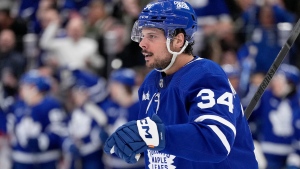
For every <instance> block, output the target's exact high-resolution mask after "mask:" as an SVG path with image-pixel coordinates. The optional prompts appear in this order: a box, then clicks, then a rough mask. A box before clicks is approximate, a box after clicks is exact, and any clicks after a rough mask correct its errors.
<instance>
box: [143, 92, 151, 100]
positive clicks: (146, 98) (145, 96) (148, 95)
mask: <svg viewBox="0 0 300 169" xmlns="http://www.w3.org/2000/svg"><path fill="white" fill-rule="evenodd" d="M142 100H150V94H149V91H148V92H147V93H144V92H143V96H142Z"/></svg>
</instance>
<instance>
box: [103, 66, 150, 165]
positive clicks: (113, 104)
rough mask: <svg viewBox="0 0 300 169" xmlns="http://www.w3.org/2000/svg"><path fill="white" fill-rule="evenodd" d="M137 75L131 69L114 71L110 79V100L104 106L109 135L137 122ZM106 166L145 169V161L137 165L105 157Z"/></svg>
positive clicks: (109, 156)
mask: <svg viewBox="0 0 300 169" xmlns="http://www.w3.org/2000/svg"><path fill="white" fill-rule="evenodd" d="M135 80H136V73H135V71H134V70H132V69H130V68H122V69H118V70H114V71H113V72H112V73H111V75H110V78H109V88H108V89H109V93H110V95H109V99H107V101H106V103H105V104H104V105H103V108H104V110H105V112H106V114H107V116H108V119H109V121H108V123H109V125H108V127H107V131H108V134H109V135H111V134H112V133H113V132H114V131H115V130H116V129H117V128H118V127H120V126H121V125H123V124H125V123H127V122H128V121H132V120H137V119H138V114H139V103H138V98H137V96H136V95H137V93H136V92H135V87H136V83H135ZM103 161H104V162H105V164H106V166H108V167H110V168H111V169H143V168H145V165H144V161H143V160H139V161H138V163H135V164H127V163H126V162H125V161H123V160H122V159H120V158H118V157H117V156H115V155H105V156H104V160H103Z"/></svg>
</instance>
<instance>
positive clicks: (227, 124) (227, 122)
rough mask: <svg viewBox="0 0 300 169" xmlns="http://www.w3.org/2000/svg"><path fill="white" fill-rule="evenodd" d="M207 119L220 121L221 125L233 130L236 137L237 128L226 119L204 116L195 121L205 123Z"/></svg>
mask: <svg viewBox="0 0 300 169" xmlns="http://www.w3.org/2000/svg"><path fill="white" fill-rule="evenodd" d="M206 119H210V120H215V121H218V122H219V123H222V124H224V125H225V126H227V127H229V128H230V129H231V130H232V132H233V133H234V136H235V135H236V128H235V126H234V125H233V124H232V123H230V122H229V121H228V120H226V119H224V118H222V117H220V116H215V115H203V116H200V117H198V118H197V119H196V120H195V122H202V121H204V120H206Z"/></svg>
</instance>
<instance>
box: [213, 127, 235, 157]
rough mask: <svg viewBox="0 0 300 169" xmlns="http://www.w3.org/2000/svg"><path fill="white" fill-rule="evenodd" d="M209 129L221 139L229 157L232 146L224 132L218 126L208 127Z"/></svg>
mask: <svg viewBox="0 0 300 169" xmlns="http://www.w3.org/2000/svg"><path fill="white" fill-rule="evenodd" d="M208 127H210V128H211V129H212V130H213V131H214V132H215V133H216V134H217V136H218V137H219V139H220V140H221V142H222V143H223V145H224V146H225V148H226V150H227V155H228V154H229V152H230V145H229V143H228V140H227V138H226V136H225V135H224V134H223V132H222V131H221V130H220V129H219V128H218V127H217V126H216V125H208Z"/></svg>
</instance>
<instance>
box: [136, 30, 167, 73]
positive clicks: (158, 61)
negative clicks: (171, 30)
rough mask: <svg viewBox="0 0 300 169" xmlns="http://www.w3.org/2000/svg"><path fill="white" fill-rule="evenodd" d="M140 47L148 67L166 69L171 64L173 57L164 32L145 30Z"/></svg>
mask: <svg viewBox="0 0 300 169" xmlns="http://www.w3.org/2000/svg"><path fill="white" fill-rule="evenodd" d="M139 45H140V47H141V48H142V53H143V55H144V56H145V61H146V66H147V67H149V68H156V69H164V68H165V67H167V66H168V65H169V63H170V62H171V59H172V55H171V54H170V53H169V52H168V49H167V46H166V37H165V35H164V32H163V31H162V30H159V29H157V28H144V29H143V30H142V39H141V41H140V44H139Z"/></svg>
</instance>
